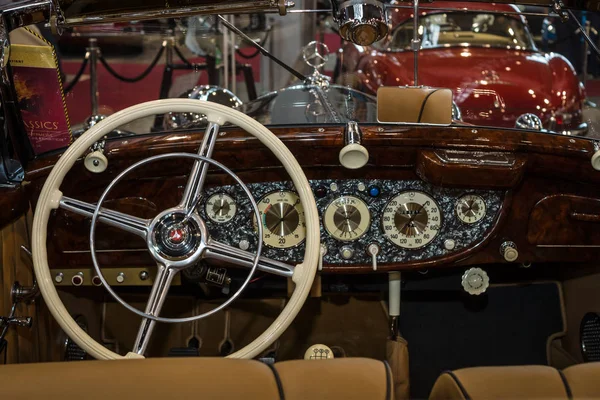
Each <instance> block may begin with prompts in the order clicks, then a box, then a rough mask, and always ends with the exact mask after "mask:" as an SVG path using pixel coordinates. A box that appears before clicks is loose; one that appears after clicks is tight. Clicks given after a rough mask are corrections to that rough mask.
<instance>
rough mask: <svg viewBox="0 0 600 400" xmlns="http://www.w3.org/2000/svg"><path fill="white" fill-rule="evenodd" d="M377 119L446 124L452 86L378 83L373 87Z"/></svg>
mask: <svg viewBox="0 0 600 400" xmlns="http://www.w3.org/2000/svg"><path fill="white" fill-rule="evenodd" d="M377 120H378V121H379V122H381V123H384V124H426V125H450V124H451V123H452V90H450V89H438V88H429V87H397V86H388V87H386V86H382V87H380V88H379V89H378V90H377Z"/></svg>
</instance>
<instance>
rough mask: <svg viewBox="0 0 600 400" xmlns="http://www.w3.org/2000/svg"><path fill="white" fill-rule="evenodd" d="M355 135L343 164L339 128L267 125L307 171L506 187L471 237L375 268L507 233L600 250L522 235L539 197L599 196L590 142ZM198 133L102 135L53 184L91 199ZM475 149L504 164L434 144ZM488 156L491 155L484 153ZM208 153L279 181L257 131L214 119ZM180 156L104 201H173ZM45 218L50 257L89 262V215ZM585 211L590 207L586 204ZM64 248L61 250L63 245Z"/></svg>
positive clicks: (53, 261) (127, 242) (440, 262)
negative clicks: (92, 157) (97, 148)
mask: <svg viewBox="0 0 600 400" xmlns="http://www.w3.org/2000/svg"><path fill="white" fill-rule="evenodd" d="M362 129H363V141H362V144H363V145H364V146H365V147H366V148H367V149H368V150H369V154H370V158H369V162H368V164H367V165H366V166H365V167H364V168H361V169H359V170H346V169H344V168H343V167H341V166H340V164H339V159H338V154H339V151H340V149H341V148H342V147H343V145H344V142H343V127H341V126H323V127H314V126H313V127H294V128H271V130H272V131H273V132H274V133H275V134H276V135H277V136H278V137H279V138H280V139H281V140H282V141H283V142H284V143H285V144H286V145H287V146H288V147H289V149H290V150H291V152H292V153H293V154H294V155H295V156H296V157H297V159H298V162H299V163H300V165H301V166H302V167H303V169H304V171H305V173H306V175H307V177H308V178H309V179H353V178H354V179H362V180H369V179H375V178H377V179H394V180H414V179H424V180H426V181H428V182H430V183H432V184H434V185H437V186H440V187H460V188H464V189H465V191H466V192H468V190H469V189H472V190H476V189H492V188H495V189H500V190H505V191H507V193H508V195H507V197H506V199H507V200H506V201H505V204H504V206H503V209H502V213H501V215H500V217H499V218H498V220H497V223H496V225H495V226H494V227H493V228H492V230H491V231H489V232H487V233H486V234H485V235H484V236H483V237H482V239H481V241H479V242H478V244H477V245H476V246H474V247H472V248H470V249H468V251H465V252H464V253H461V254H460V255H458V256H456V255H453V256H452V257H451V258H440V259H436V260H423V261H421V262H413V263H399V264H393V265H380V266H379V271H388V270H402V269H415V268H418V269H423V268H432V267H441V266H451V265H477V264H485V263H501V262H504V259H503V258H502V255H501V254H500V251H499V248H500V245H501V244H502V243H503V242H504V241H505V240H511V241H514V242H515V243H516V244H517V246H518V249H519V254H520V256H519V259H518V262H561V261H571V262H578V261H580V262H585V261H590V260H594V259H598V258H599V257H600V249H586V251H576V250H575V249H572V248H540V247H538V246H537V245H535V243H532V242H531V241H530V240H529V228H528V227H529V225H528V221H529V219H530V215H532V212H533V211H534V208H535V206H536V204H537V203H538V202H539V201H540V200H542V199H544V198H546V197H548V196H554V195H559V194H572V195H577V196H582V197H588V198H591V199H600V191H599V190H598V187H599V186H598V183H600V172H598V171H595V170H594V169H593V168H592V167H591V164H590V158H591V156H592V154H593V153H594V146H593V143H592V142H591V141H588V140H583V139H575V138H570V137H565V136H559V135H549V134H541V133H527V132H521V131H513V130H498V129H479V128H477V129H473V128H471V127H468V128H467V127H445V128H432V127H398V126H393V127H390V126H379V127H377V126H364V127H362ZM202 136H203V132H182V133H177V134H175V133H173V134H163V135H154V134H152V135H143V136H137V137H130V138H120V139H115V140H110V141H108V142H107V143H106V155H107V157H108V159H109V167H108V169H107V171H106V172H105V173H103V174H99V175H96V174H92V173H90V172H88V171H87V170H85V168H84V167H83V163H82V162H78V163H77V164H76V165H75V166H74V168H73V170H72V171H71V173H69V175H68V176H67V178H66V179H65V182H64V183H63V185H62V187H61V189H62V190H63V192H64V194H65V195H67V196H71V197H75V198H78V199H81V200H85V201H89V202H95V201H97V199H98V197H99V195H100V194H101V192H102V191H103V190H104V188H105V187H106V186H107V185H108V183H109V182H110V181H111V180H112V179H114V177H115V176H116V175H117V174H118V173H120V172H121V171H122V170H123V169H125V168H126V167H128V166H130V165H131V164H133V163H134V162H136V161H138V160H141V159H143V158H146V157H149V156H152V155H156V154H165V153H171V152H195V151H196V149H197V147H198V146H199V143H200V141H201V139H202ZM448 151H450V152H452V151H454V152H463V153H467V154H468V153H469V152H472V153H475V152H477V153H479V154H483V157H484V158H486V157H487V158H489V157H490V155H492V156H493V157H495V156H494V155H497V154H501V155H504V156H506V158H507V159H510V160H513V161H514V162H511V163H510V165H508V166H490V165H473V164H472V163H468V162H464V163H463V162H460V161H458V162H456V160H455V161H454V162H453V163H451V164H448V163H444V162H441V161H440V157H437V156H436V153H440V152H441V153H443V152H448ZM493 157H492V158H493ZM57 158H58V155H56V156H51V157H46V158H44V159H39V160H35V161H34V162H33V163H32V164H31V165H30V167H29V170H28V172H27V175H26V178H27V179H28V180H29V181H31V184H30V185H29V186H28V187H29V192H30V194H31V195H32V201H33V202H34V203H35V199H36V198H37V194H38V193H39V190H40V189H41V186H42V185H43V182H44V179H45V177H46V176H47V174H48V173H49V171H50V169H51V168H52V166H53V165H54V163H55V162H56V160H57ZM214 158H215V159H216V160H217V161H220V162H222V163H224V164H225V165H227V166H228V167H230V168H231V169H233V170H234V171H235V172H236V173H237V174H238V175H239V176H240V178H241V179H242V180H243V181H244V182H247V183H253V182H271V181H281V180H289V177H288V176H287V174H286V172H285V171H284V170H283V168H282V167H281V165H280V163H279V162H278V160H277V159H276V158H275V157H274V156H273V155H272V154H271V153H270V152H269V151H268V150H267V149H266V148H265V147H264V146H262V144H260V142H258V140H256V139H254V138H252V137H249V136H248V135H247V134H246V133H245V132H243V131H241V130H239V129H227V128H224V130H223V132H222V135H221V136H220V137H219V139H218V142H217V145H216V150H215V154H214ZM190 168H191V163H190V162H189V160H167V161H163V162H158V163H155V164H151V165H147V166H146V167H144V169H141V170H137V171H134V173H132V175H131V176H129V177H128V178H126V179H125V180H124V181H123V182H122V183H120V184H119V185H117V187H115V190H114V191H113V192H111V194H110V195H109V197H108V199H107V202H108V203H107V204H110V207H111V208H115V209H117V210H121V211H124V212H131V213H133V214H135V215H139V216H146V217H150V216H153V215H155V214H156V211H155V210H163V209H165V208H168V207H171V206H173V205H175V204H176V203H177V202H178V201H179V199H180V197H181V194H182V192H183V187H184V185H185V180H186V176H187V174H188V173H189V170H190ZM229 183H231V181H230V179H229V178H228V177H226V176H225V175H224V174H222V173H220V172H219V171H211V172H210V173H209V175H208V179H207V185H223V184H229ZM576 211H577V212H580V211H581V213H583V214H585V215H580V216H577V215H576V216H575V217H573V218H574V219H573V221H574V222H575V223H578V224H589V223H591V222H589V221H582V219H585V218H588V219H589V218H590V216H589V215H587V214H590V212H588V211H586V210H576ZM56 214H57V217H56V218H53V219H52V220H51V227H50V229H51V230H50V235H49V246H48V247H49V252H50V254H49V257H50V265H62V266H65V267H67V266H77V265H90V263H91V259H90V257H89V253H87V252H86V250H88V249H89V221H85V220H84V219H83V218H80V217H77V216H73V215H70V214H67V213H66V212H64V211H62V210H58V211H57V212H56ZM591 214H594V213H591ZM100 229H101V231H99V233H98V237H99V238H100V241H99V245H98V247H99V248H100V249H105V250H114V249H127V251H123V252H122V251H119V252H105V253H100V254H99V258H100V262H101V264H103V265H107V266H109V265H113V266H119V265H128V266H135V265H147V264H148V263H149V262H152V260H151V259H150V257H149V256H148V255H147V254H146V251H145V250H143V248H144V247H143V243H141V241H139V240H138V239H137V238H136V237H135V236H132V235H128V234H124V233H121V232H118V231H115V230H111V229H110V228H107V227H102V228H100ZM66 252H68V253H66ZM324 271H325V272H336V273H340V272H341V273H364V272H369V271H371V266H370V265H345V266H339V265H335V266H328V265H325V266H324Z"/></svg>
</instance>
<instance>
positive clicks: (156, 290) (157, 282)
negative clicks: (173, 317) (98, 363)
mask: <svg viewBox="0 0 600 400" xmlns="http://www.w3.org/2000/svg"><path fill="white" fill-rule="evenodd" d="M157 266H158V270H157V273H156V278H155V279H154V283H153V284H152V291H151V292H150V297H149V299H148V303H146V309H145V311H144V312H145V313H146V314H148V315H151V316H154V317H158V316H159V314H160V311H161V309H162V307H163V305H164V303H165V299H166V298H167V293H168V292H169V289H170V288H171V282H173V278H174V277H175V275H176V274H177V272H178V269H175V268H171V267H169V266H166V265H163V264H157ZM155 325H156V321H155V320H153V319H149V318H142V323H141V325H140V328H139V330H138V334H137V338H136V339H135V344H134V346H133V351H134V352H135V353H137V354H140V355H143V354H144V352H145V351H146V349H147V348H148V343H149V341H150V338H151V337H152V331H153V330H154V327H155Z"/></svg>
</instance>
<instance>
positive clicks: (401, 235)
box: [382, 191, 442, 249]
mask: <svg viewBox="0 0 600 400" xmlns="http://www.w3.org/2000/svg"><path fill="white" fill-rule="evenodd" d="M441 222H442V217H441V213H440V207H439V206H438V204H437V203H436V202H435V200H433V199H432V198H431V197H429V196H428V195H427V194H425V193H422V192H417V191H410V192H403V193H400V194H399V195H397V196H396V197H394V198H393V199H392V200H390V201H389V203H387V204H386V206H385V208H384V210H383V224H382V225H383V232H384V235H385V237H387V238H388V239H389V240H390V241H391V242H392V243H394V244H395V245H397V246H399V247H403V248H406V249H418V248H420V247H423V246H426V245H428V244H429V243H430V242H431V241H432V240H433V239H434V238H435V237H436V236H437V234H438V233H439V231H440V226H441Z"/></svg>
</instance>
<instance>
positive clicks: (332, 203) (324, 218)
mask: <svg viewBox="0 0 600 400" xmlns="http://www.w3.org/2000/svg"><path fill="white" fill-rule="evenodd" d="M349 197H351V198H353V199H356V200H358V201H359V202H360V203H361V204H362V205H363V206H364V209H365V211H366V213H367V215H366V217H368V222H367V225H366V227H365V228H364V229H363V231H362V233H360V234H359V235H358V236H355V237H353V238H351V239H342V238H341V237H339V236H337V235H336V234H335V233H334V232H332V230H331V229H330V228H331V227H330V226H329V223H328V221H327V215H328V214H327V213H328V212H329V211H330V210H331V209H332V207H335V209H336V210H337V208H338V207H337V206H335V203H336V202H339V201H340V200H341V199H343V198H349ZM336 210H333V212H334V213H335V211H336ZM357 210H358V211H359V212H360V217H361V222H362V221H363V218H364V217H365V216H364V215H363V212H362V210H360V209H358V208H357ZM321 220H322V221H321V224H322V226H323V228H324V229H325V231H326V232H327V233H328V234H329V236H331V237H332V238H333V239H335V240H337V241H340V242H344V243H351V242H354V241H357V240H358V239H360V238H361V237H363V236H364V235H365V234H366V233H368V232H369V230H370V229H371V223H372V215H371V210H369V204H367V202H366V201H365V200H363V199H361V198H360V197H358V196H355V195H353V194H342V195H339V196H337V197H336V198H335V199H333V200H332V201H330V202H329V203H328V204H327V206H326V207H325V209H324V211H323V215H322V217H321ZM336 228H337V227H336ZM336 230H337V229H336Z"/></svg>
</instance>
